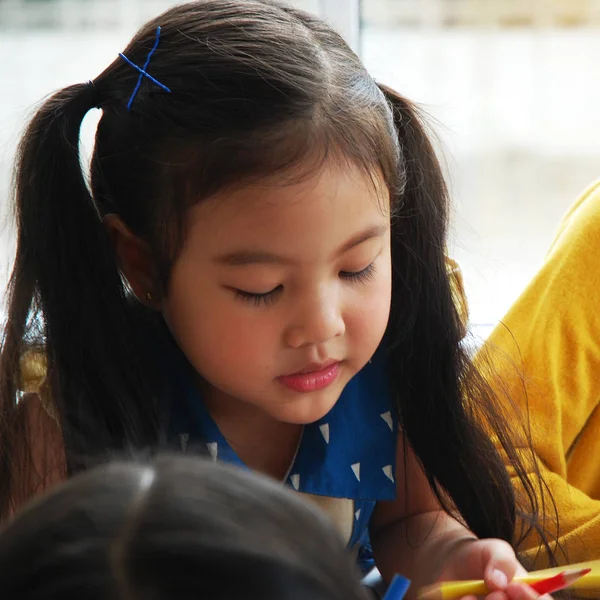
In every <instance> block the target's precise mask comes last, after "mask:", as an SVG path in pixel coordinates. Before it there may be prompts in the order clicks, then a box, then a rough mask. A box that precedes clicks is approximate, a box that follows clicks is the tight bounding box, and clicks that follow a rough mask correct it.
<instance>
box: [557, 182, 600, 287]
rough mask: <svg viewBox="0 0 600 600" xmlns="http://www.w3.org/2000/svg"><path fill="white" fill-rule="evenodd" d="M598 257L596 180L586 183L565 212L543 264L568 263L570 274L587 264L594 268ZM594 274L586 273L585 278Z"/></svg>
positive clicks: (599, 200)
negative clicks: (584, 187) (582, 190)
mask: <svg viewBox="0 0 600 600" xmlns="http://www.w3.org/2000/svg"><path fill="white" fill-rule="evenodd" d="M599 257H600V180H598V181H596V182H594V183H593V184H591V185H590V186H588V188H587V189H586V190H584V192H583V193H582V194H581V195H580V196H579V197H578V198H577V200H576V201H575V202H574V203H573V204H572V205H571V207H570V208H569V210H568V211H567V213H566V215H565V216H564V218H563V220H562V221H561V223H560V226H559V228H558V232H557V235H556V237H555V239H554V242H553V243H552V245H551V247H550V250H549V251H548V254H547V256H546V265H550V266H552V265H556V266H558V267H560V266H561V265H564V264H568V266H569V271H572V270H573V269H574V270H575V272H574V273H573V275H574V276H577V275H578V274H579V273H583V272H584V271H587V269H588V267H590V266H594V267H596V266H597V264H598V260H599ZM594 270H597V269H594ZM565 275H566V276H568V275H569V274H568V273H565ZM594 275H595V274H594V273H589V272H587V273H586V278H585V279H589V278H590V277H592V278H593V277H594ZM581 283H584V282H583V281H582V282H581Z"/></svg>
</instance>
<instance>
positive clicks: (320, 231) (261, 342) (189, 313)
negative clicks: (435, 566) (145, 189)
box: [162, 164, 391, 424]
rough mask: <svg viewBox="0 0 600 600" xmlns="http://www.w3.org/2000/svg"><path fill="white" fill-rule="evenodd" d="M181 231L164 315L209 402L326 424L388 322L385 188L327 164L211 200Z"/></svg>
mask: <svg viewBox="0 0 600 600" xmlns="http://www.w3.org/2000/svg"><path fill="white" fill-rule="evenodd" d="M291 181H293V180H291ZM373 182H375V185H373ZM188 225H189V229H188V232H187V237H186V243H185V246H184V248H183V250H182V252H181V254H180V256H179V257H178V259H177V261H176V262H175V265H174V267H173V270H172V278H171V283H170V287H169V291H168V294H167V297H166V298H165V299H164V301H163V304H162V310H163V314H164V316H165V319H166V321H167V323H168V325H169V327H170V329H171V331H172V333H173V335H174V337H175V339H176V340H177V342H178V343H179V345H180V347H181V348H182V350H183V352H184V353H185V354H186V356H187V358H188V360H189V361H190V363H191V364H192V365H193V366H194V367H195V368H196V369H197V371H198V373H200V374H201V376H202V378H203V380H204V381H205V384H206V387H207V390H206V393H207V395H208V400H209V401H210V402H211V403H217V402H218V403H219V404H220V405H221V406H223V403H225V402H233V403H239V402H242V403H246V404H247V405H250V406H247V408H251V407H254V408H257V409H259V410H260V411H263V412H264V413H266V414H267V415H268V416H270V417H272V418H274V419H276V420H278V421H282V422H287V423H302V424H304V423H310V422H313V421H316V420H317V419H319V418H321V417H322V416H324V415H325V414H326V413H327V412H328V411H329V410H330V409H331V408H332V407H333V406H334V404H335V403H336V401H337V400H338V398H339V396H340V394H341V392H342V390H343V389H344V386H345V385H346V384H347V383H348V381H349V380H350V379H351V378H352V377H353V376H354V375H355V374H356V373H357V372H358V371H359V370H360V369H361V368H362V367H363V366H364V365H365V364H366V363H367V361H368V360H369V359H370V358H371V356H372V355H373V353H374V352H375V350H376V349H377V347H378V345H379V343H380V341H381V338H382V336H383V334H384V331H385V328H386V325H387V321H388V316H389V310H390V301H391V260H390V213H389V195H388V192H387V189H386V187H385V185H384V183H383V180H382V178H381V177H380V176H378V175H377V174H373V175H372V177H369V176H368V175H366V174H365V173H363V172H362V171H361V170H359V169H358V168H354V167H351V166H347V167H344V168H342V167H338V166H335V165H333V164H326V165H325V166H324V168H323V169H322V170H321V171H320V172H318V173H317V174H315V175H314V176H311V177H309V178H304V179H302V180H301V182H299V183H298V182H295V183H290V180H287V181H286V180H284V179H283V178H281V177H279V178H273V179H271V180H269V181H263V182H261V183H256V184H251V185H248V186H246V187H242V188H240V189H238V190H236V191H229V192H223V193H221V194H217V195H215V196H214V197H212V198H210V199H209V200H207V201H204V202H201V203H199V204H198V205H197V206H195V207H194V208H193V209H192V210H191V211H190V214H189V222H188Z"/></svg>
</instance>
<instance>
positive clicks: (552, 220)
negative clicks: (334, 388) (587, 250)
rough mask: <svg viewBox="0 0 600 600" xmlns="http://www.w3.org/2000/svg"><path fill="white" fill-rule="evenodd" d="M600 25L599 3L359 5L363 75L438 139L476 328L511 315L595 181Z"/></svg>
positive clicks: (460, 0) (495, 0)
mask: <svg viewBox="0 0 600 600" xmlns="http://www.w3.org/2000/svg"><path fill="white" fill-rule="evenodd" d="M599 27H600V1H599V0H529V1H527V0H485V1H483V0H365V1H363V2H362V32H361V34H362V35H361V38H362V40H361V50H362V58H363V60H364V61H365V63H366V65H367V67H368V68H369V70H370V71H371V73H372V74H373V75H374V76H375V78H376V79H378V80H380V81H382V82H385V83H387V84H389V85H391V86H392V87H394V88H395V89H397V90H398V91H399V92H401V93H402V94H403V95H405V96H407V97H408V98H410V99H411V100H413V101H416V102H417V103H419V104H420V105H421V106H422V107H423V108H424V109H425V110H426V111H427V112H428V113H429V114H430V115H431V116H432V118H433V120H432V125H433V127H434V129H435V131H436V132H437V133H438V134H439V136H440V138H441V146H442V147H443V153H444V157H445V161H446V162H447V170H448V173H449V179H450V182H451V191H452V196H453V198H454V200H455V203H456V214H455V218H454V224H453V235H452V244H451V252H452V253H453V255H454V256H455V257H456V258H457V259H458V260H459V262H460V263H461V266H462V268H463V271H464V275H465V283H466V287H467V293H468V296H469V302H470V307H471V317H472V319H473V321H474V322H475V323H479V324H487V323H495V322H497V320H498V319H500V318H501V317H502V316H503V314H504V313H505V312H506V310H507V309H508V308H509V307H510V305H511V303H512V302H513V301H514V300H515V299H516V298H517V296H518V295H519V293H520V292H521V291H522V289H523V288H524V286H525V285H526V284H527V282H528V281H529V279H530V278H531V277H532V276H533V275H534V273H535V272H536V270H537V269H538V267H539V266H540V264H541V261H542V260H543V257H544V254H545V252H546V251H547V249H548V247H549V245H550V243H551V241H552V239H553V236H554V232H555V230H556V228H557V226H558V223H559V221H560V219H561V217H562V215H563V214H564V212H565V211H566V210H567V208H568V207H569V205H570V204H571V202H573V200H574V199H575V197H576V196H577V195H578V194H579V193H580V191H581V190H582V188H584V187H585V186H586V185H587V184H588V183H590V182H592V181H593V180H594V179H596V178H598V177H600V111H599V110H598V107H599V106H600V62H599V61H598V60H597V56H598V55H599V52H600V36H599V32H598V28H599Z"/></svg>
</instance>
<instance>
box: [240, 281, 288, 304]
mask: <svg viewBox="0 0 600 600" xmlns="http://www.w3.org/2000/svg"><path fill="white" fill-rule="evenodd" d="M281 291H283V286H282V285H278V286H277V287H275V288H273V289H272V290H270V291H268V292H263V293H256V292H247V291H245V290H238V289H234V292H235V297H236V298H237V299H238V300H242V301H244V302H253V303H254V305H255V306H261V305H262V306H266V305H268V304H271V303H272V302H274V301H275V299H276V298H277V296H278V295H279V293H280V292H281Z"/></svg>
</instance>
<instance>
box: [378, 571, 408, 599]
mask: <svg viewBox="0 0 600 600" xmlns="http://www.w3.org/2000/svg"><path fill="white" fill-rule="evenodd" d="M409 587H410V580H409V579H406V577H402V575H394V579H392V583H390V587H389V588H388V589H387V592H386V593H385V596H384V597H383V600H402V598H404V595H405V594H406V590H408V588H409Z"/></svg>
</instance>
